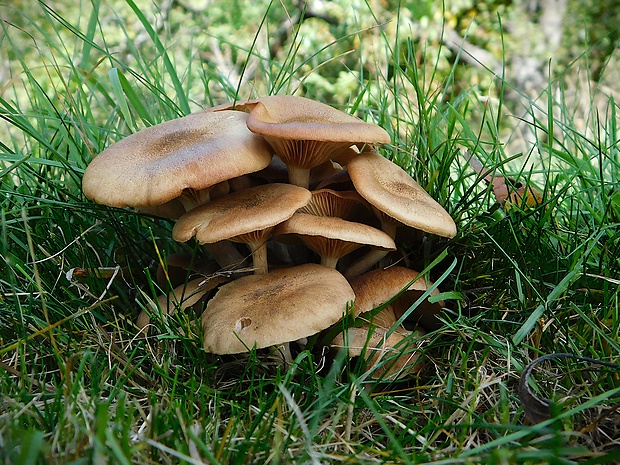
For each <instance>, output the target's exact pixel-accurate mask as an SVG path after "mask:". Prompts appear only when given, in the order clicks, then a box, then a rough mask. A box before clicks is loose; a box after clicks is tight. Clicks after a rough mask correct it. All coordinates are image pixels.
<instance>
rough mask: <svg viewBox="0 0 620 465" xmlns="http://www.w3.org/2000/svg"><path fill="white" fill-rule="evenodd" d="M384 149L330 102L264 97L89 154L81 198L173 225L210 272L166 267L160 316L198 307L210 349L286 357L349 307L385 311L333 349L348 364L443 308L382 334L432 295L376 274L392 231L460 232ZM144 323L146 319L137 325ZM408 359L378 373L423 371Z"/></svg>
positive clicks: (392, 271)
mask: <svg viewBox="0 0 620 465" xmlns="http://www.w3.org/2000/svg"><path fill="white" fill-rule="evenodd" d="M388 142H390V137H389V135H388V133H387V132H386V131H385V130H384V129H383V128H381V127H379V126H377V125H374V124H369V123H366V122H364V121H362V120H360V119H358V118H356V117H354V116H351V115H349V114H346V113H343V112H341V111H339V110H337V109H335V108H333V107H331V106H328V105H325V104H323V103H320V102H317V101H314V100H311V99H307V98H302V97H295V96H270V97H263V98H259V99H255V100H250V101H246V102H242V103H237V104H236V105H233V104H228V105H222V106H219V107H215V108H211V109H209V110H206V111H203V112H200V113H195V114H191V115H188V116H185V117H181V118H178V119H175V120H172V121H168V122H165V123H162V124H158V125H156V126H152V127H149V128H147V129H144V130H142V131H140V132H137V133H135V134H133V135H130V136H128V137H126V138H124V139H122V140H120V141H119V142H116V143H114V144H112V145H111V146H110V147H108V148H107V149H105V150H104V151H103V152H101V153H100V154H99V155H98V156H97V157H95V159H94V160H93V161H92V162H91V163H90V165H89V166H88V167H87V169H86V171H85V173H84V178H83V185H82V187H83V191H84V194H85V195H86V196H87V197H88V198H90V199H92V200H94V201H96V202H98V203H102V204H105V205H109V206H114V207H134V208H138V209H139V210H140V211H143V212H146V213H148V214H152V215H156V216H162V217H167V218H170V219H173V220H175V224H174V227H173V229H172V237H173V239H174V240H175V241H178V242H186V241H189V240H191V239H195V240H196V241H198V242H199V243H200V244H202V245H204V247H205V249H206V251H207V252H208V254H207V255H208V256H209V257H210V258H209V259H208V260H206V261H205V260H201V259H193V258H192V259H190V258H187V257H184V256H183V255H182V254H181V255H179V254H171V255H170V256H169V259H168V263H167V265H166V266H165V267H163V268H162V269H160V270H159V273H158V276H159V280H160V285H161V286H162V287H165V286H170V285H172V286H171V287H173V288H174V289H173V290H172V291H171V292H170V293H167V294H165V295H163V296H161V297H160V298H159V299H158V303H157V306H158V309H159V310H160V311H161V312H163V313H169V312H171V311H174V310H175V309H179V308H182V309H184V308H187V307H190V306H196V305H200V306H201V307H200V308H201V309H204V310H203V312H202V326H203V334H204V347H205V349H206V350H207V351H209V352H212V353H215V354H235V353H241V352H245V351H248V350H250V349H251V348H257V349H260V348H266V347H271V346H283V345H285V344H287V343H288V342H290V341H296V340H300V339H303V338H307V337H309V336H312V335H314V334H317V333H319V332H321V331H323V330H325V329H327V328H330V327H333V325H335V324H336V323H338V322H339V321H340V320H341V319H342V318H343V315H345V313H346V312H347V309H348V308H349V306H350V304H351V303H352V302H354V306H353V309H354V310H353V313H354V315H355V316H360V317H361V318H364V316H365V315H371V314H374V313H376V312H372V313H368V312H370V311H371V310H373V309H376V308H377V307H379V306H383V307H385V308H383V310H382V311H381V312H379V313H376V314H374V315H373V317H372V318H368V324H369V325H370V326H361V327H357V328H351V330H350V331H347V332H345V333H344V334H343V333H341V334H340V335H338V336H337V337H336V339H334V342H333V345H334V346H339V345H341V346H343V347H344V346H346V347H347V348H348V350H349V353H350V354H351V355H352V356H355V355H360V354H361V348H363V347H368V350H376V351H380V352H381V353H384V352H386V350H387V351H389V350H390V348H391V347H393V346H394V345H395V344H398V343H399V342H400V341H401V340H402V339H404V338H405V337H407V335H408V334H411V333H412V332H417V333H418V334H423V331H424V330H429V329H434V328H435V327H436V326H437V322H438V320H437V317H436V315H437V313H438V312H439V310H440V309H441V305H437V304H435V305H434V306H433V305H430V304H429V306H428V307H424V308H423V309H421V310H420V311H416V315H418V316H417V317H416V318H417V320H416V321H415V322H414V324H416V325H417V326H416V329H414V331H408V330H405V329H404V328H402V329H397V330H394V329H392V331H391V332H390V333H389V335H388V331H389V330H390V327H391V326H393V325H394V324H395V323H396V322H397V321H398V319H399V318H400V317H401V316H402V315H403V313H404V312H405V311H406V310H407V309H408V308H409V306H410V305H411V302H412V301H411V300H407V298H406V297H407V295H409V294H413V295H418V296H419V294H420V293H422V292H424V291H426V290H427V289H428V286H429V285H430V284H431V283H429V282H428V281H425V280H424V279H423V278H420V277H419V276H418V275H417V273H416V272H415V271H413V270H410V269H408V268H405V267H402V266H390V267H388V268H385V267H382V266H381V265H382V264H385V263H387V262H386V256H388V254H390V253H391V252H394V251H396V250H397V246H396V243H395V239H396V232H397V229H399V228H409V229H414V230H416V231H420V232H422V233H430V234H435V235H439V236H444V237H453V236H454V235H455V234H456V226H455V224H454V221H453V220H452V218H451V217H450V215H449V214H448V213H447V212H446V211H445V210H444V209H443V208H442V207H441V206H440V205H439V204H438V203H437V202H436V201H435V200H434V199H433V198H431V197H430V195H429V194H428V193H426V192H425V191H424V189H422V188H421V186H420V185H419V184H418V183H416V182H415V181H414V180H413V179H412V178H411V177H410V176H409V175H408V174H407V173H406V172H405V171H404V170H403V169H401V168H400V167H399V166H398V165H396V164H394V163H392V162H390V161H389V160H388V159H386V158H384V157H383V156H381V155H380V154H379V153H378V152H376V151H375V149H374V145H375V144H382V143H388ZM118 186H123V187H122V188H119V187H118ZM250 255H251V263H252V266H251V267H250V268H249V269H251V270H252V273H251V274H248V273H241V272H238V273H227V274H226V273H221V272H218V271H221V270H222V269H226V270H233V269H237V270H239V269H240V268H243V269H247V260H246V256H250ZM244 267H246V268H244ZM175 270H176V271H175ZM179 270H180V271H179ZM369 270H371V271H369ZM196 276H198V277H197V278H196ZM233 276H240V277H237V278H236V279H233V278H232V277H233ZM190 277H191V278H195V279H190ZM401 291H402V292H401ZM399 292H401V294H400V297H399V299H398V300H397V301H394V302H391V300H392V298H393V297H394V295H396V294H398V293H399ZM416 292H417V293H418V294H416ZM388 302H391V303H390V305H386V303H388ZM148 323H149V314H148V312H143V313H142V314H141V315H140V317H139V319H138V325H139V326H141V327H145V326H146V325H148ZM418 328H419V329H418ZM386 335H388V336H386ZM345 342H346V343H345ZM378 353H379V352H377V354H374V355H372V357H371V358H370V363H376V361H377V360H378V358H380V357H379V355H378ZM410 355H411V354H410ZM411 358H412V357H411V356H408V357H407V359H408V360H406V361H405V360H400V361H398V362H397V363H394V364H393V365H392V367H391V368H390V369H386V370H383V372H382V373H381V374H382V375H387V376H391V375H394V374H398V373H402V372H406V371H407V370H409V371H410V370H411V369H412V367H415V366H418V365H419V364H416V361H415V360H413V361H412V360H410V359H411ZM405 366H407V367H408V368H407V369H406V370H405V369H404V367H405Z"/></svg>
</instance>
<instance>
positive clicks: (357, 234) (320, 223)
mask: <svg viewBox="0 0 620 465" xmlns="http://www.w3.org/2000/svg"><path fill="white" fill-rule="evenodd" d="M273 234H274V237H275V238H276V239H278V240H284V238H283V237H282V236H285V235H295V236H296V237H298V238H299V239H301V240H302V241H303V242H304V244H306V246H308V247H309V248H310V249H312V250H314V251H315V252H316V253H318V254H319V255H320V256H321V264H322V265H325V266H328V267H330V268H335V267H336V264H337V263H338V260H339V259H340V258H341V257H343V256H344V255H346V254H348V253H350V252H353V251H354V250H356V249H357V248H359V247H362V246H364V245H369V246H372V247H377V248H381V249H383V250H396V244H394V240H393V239H392V238H391V237H390V236H388V235H387V234H386V233H384V232H383V231H381V230H379V229H377V228H373V227H372V226H368V225H365V224H362V223H355V222H353V221H346V220H343V219H342V218H337V217H332V216H315V215H309V214H307V213H295V214H294V215H293V216H291V217H290V218H289V219H288V220H286V221H285V222H284V223H282V224H280V225H278V226H277V227H276V229H275V230H274V233H273Z"/></svg>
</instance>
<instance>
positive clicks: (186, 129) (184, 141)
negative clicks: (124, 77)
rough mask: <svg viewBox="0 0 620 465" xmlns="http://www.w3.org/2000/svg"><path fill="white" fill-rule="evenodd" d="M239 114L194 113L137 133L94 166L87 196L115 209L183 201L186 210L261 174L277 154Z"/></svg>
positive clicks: (89, 171)
mask: <svg viewBox="0 0 620 465" xmlns="http://www.w3.org/2000/svg"><path fill="white" fill-rule="evenodd" d="M246 120H247V114H246V113H243V112H239V111H221V112H212V113H206V112H203V113H194V114H191V115H188V116H184V117H182V118H177V119H174V120H171V121H167V122H165V123H161V124H158V125H156V126H151V127H149V128H146V129H143V130H142V131H139V132H136V133H134V134H132V135H130V136H127V137H125V138H124V139H122V140H120V141H118V142H116V143H114V144H112V145H110V146H109V147H108V148H107V149H105V150H104V151H103V152H101V153H100V154H99V155H98V156H96V157H95V159H94V160H93V161H92V162H91V163H90V164H89V165H88V167H87V168H86V171H85V172H84V178H83V179H82V189H83V191H84V194H85V195H86V197H88V198H89V199H91V200H94V201H95V202H98V203H101V204H104V205H109V206H113V207H148V206H155V205H161V204H164V203H166V202H169V201H170V200H172V199H176V198H178V199H179V200H180V201H181V202H182V203H183V205H184V206H185V208H186V210H191V208H193V207H195V206H196V205H199V204H201V203H204V201H205V200H208V189H209V188H210V187H211V186H214V185H216V184H218V183H220V182H222V181H226V180H228V179H230V178H233V177H236V176H241V175H243V174H246V173H252V172H255V171H258V170H261V169H263V168H265V167H267V166H268V165H269V162H270V161H271V156H272V151H271V148H270V147H269V145H267V143H266V142H265V140H264V139H263V138H262V137H260V136H256V135H255V134H252V133H251V132H250V131H248V129H247V127H246V124H245V123H246Z"/></svg>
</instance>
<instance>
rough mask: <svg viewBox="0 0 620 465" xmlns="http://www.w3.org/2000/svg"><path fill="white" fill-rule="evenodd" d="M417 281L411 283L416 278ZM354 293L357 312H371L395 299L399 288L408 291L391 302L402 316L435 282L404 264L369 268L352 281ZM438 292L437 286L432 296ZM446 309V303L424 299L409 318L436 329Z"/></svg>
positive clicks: (397, 314)
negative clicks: (444, 307) (369, 269)
mask: <svg viewBox="0 0 620 465" xmlns="http://www.w3.org/2000/svg"><path fill="white" fill-rule="evenodd" d="M414 279H415V280H416V281H415V282H413V283H412V284H410V283H411V282H412V281H413V280H414ZM350 283H351V287H352V288H353V291H354V292H355V308H354V312H355V315H356V316H357V315H359V314H361V313H365V312H369V311H371V310H372V309H374V308H377V307H379V306H381V305H383V304H385V303H386V302H388V301H390V300H391V299H393V298H394V297H395V296H396V295H397V294H398V293H399V292H400V291H402V290H403V289H405V287H407V286H408V287H407V289H406V290H405V292H404V293H403V294H401V295H400V297H399V298H398V299H397V300H396V301H395V302H393V303H392V305H393V308H394V312H395V314H396V316H397V317H398V318H400V317H401V316H402V315H403V314H404V313H405V312H406V311H407V310H408V309H409V307H410V306H411V305H412V304H413V303H414V302H415V301H416V300H417V299H418V298H419V297H420V296H421V295H422V294H423V293H424V292H426V290H427V289H428V288H429V287H430V286H431V285H432V283H431V282H429V281H428V280H426V279H425V278H424V277H423V276H420V273H418V272H417V271H415V270H412V269H410V268H405V267H402V266H391V267H389V268H384V269H377V270H373V271H369V272H367V273H364V274H362V275H360V276H356V277H354V278H352V279H351V280H350ZM437 294H439V290H438V289H434V290H433V291H432V292H431V295H437ZM442 308H443V302H437V303H434V304H432V303H430V302H428V301H424V302H422V303H421V304H420V305H419V306H418V307H417V308H416V309H415V311H414V312H413V314H412V315H411V317H410V319H411V320H412V321H414V322H416V323H419V324H420V325H421V326H422V327H423V328H424V329H427V330H434V329H437V328H439V327H440V321H439V320H438V318H437V315H439V313H440V312H441V309H442Z"/></svg>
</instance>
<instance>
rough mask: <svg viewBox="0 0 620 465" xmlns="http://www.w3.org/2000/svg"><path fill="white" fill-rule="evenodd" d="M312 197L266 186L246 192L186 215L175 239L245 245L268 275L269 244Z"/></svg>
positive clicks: (291, 189)
mask: <svg viewBox="0 0 620 465" xmlns="http://www.w3.org/2000/svg"><path fill="white" fill-rule="evenodd" d="M311 197H312V194H310V191H308V190H307V189H304V188H303V187H297V186H293V185H290V184H277V183H276V184H266V185H262V186H256V187H252V188H249V189H245V190H242V191H238V192H233V193H232V194H230V195H228V196H226V197H224V198H222V199H218V200H214V201H212V202H209V203H207V204H205V205H202V206H200V207H197V208H194V209H193V210H191V211H189V212H187V213H186V214H185V215H183V216H182V217H181V218H179V220H178V221H177V223H176V224H175V225H174V228H173V229H172V237H173V238H174V240H176V241H179V242H186V241H188V240H189V239H190V238H192V237H194V236H195V237H196V239H197V240H198V242H200V243H201V244H204V243H216V242H219V241H224V240H231V241H234V242H243V243H246V244H248V246H249V247H250V249H251V251H252V258H253V261H254V268H255V270H256V273H267V268H268V264H267V248H266V241H267V239H268V237H269V236H270V235H271V232H272V230H273V228H274V227H275V226H276V225H277V224H280V223H282V222H283V221H286V220H287V219H288V218H290V217H291V215H293V214H294V213H295V211H296V210H297V209H298V208H300V207H303V206H304V205H306V204H307V203H308V202H309V201H310V198H311Z"/></svg>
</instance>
